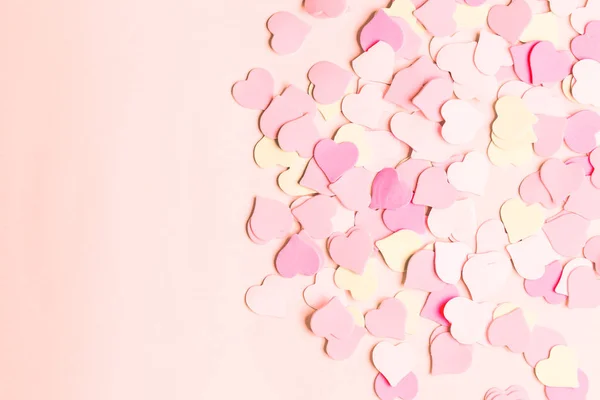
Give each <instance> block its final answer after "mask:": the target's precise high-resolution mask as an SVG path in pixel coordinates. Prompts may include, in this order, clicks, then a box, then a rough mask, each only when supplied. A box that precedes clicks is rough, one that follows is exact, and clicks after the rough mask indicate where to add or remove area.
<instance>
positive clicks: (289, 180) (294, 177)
mask: <svg viewBox="0 0 600 400" xmlns="http://www.w3.org/2000/svg"><path fill="white" fill-rule="evenodd" d="M307 164H308V160H305V159H303V158H301V159H300V161H297V162H296V163H294V164H292V165H291V166H290V167H289V168H288V169H287V171H283V172H282V173H281V174H279V176H278V177H277V184H278V185H279V187H280V188H281V190H283V191H284V193H286V194H288V195H290V196H294V197H296V196H306V195H309V194H313V193H316V192H315V191H314V190H312V189H308V188H305V187H304V186H302V185H300V184H299V183H298V182H299V181H300V178H302V175H304V171H305V170H306V165H307Z"/></svg>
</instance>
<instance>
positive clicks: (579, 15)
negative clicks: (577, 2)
mask: <svg viewBox="0 0 600 400" xmlns="http://www.w3.org/2000/svg"><path fill="white" fill-rule="evenodd" d="M594 20H600V3H599V2H598V1H597V0H588V1H587V3H586V6H585V7H580V8H577V9H576V10H575V11H573V13H572V14H571V26H572V27H573V29H575V30H576V31H577V33H581V34H583V33H584V31H585V27H586V26H587V24H588V23H589V22H590V21H594Z"/></svg>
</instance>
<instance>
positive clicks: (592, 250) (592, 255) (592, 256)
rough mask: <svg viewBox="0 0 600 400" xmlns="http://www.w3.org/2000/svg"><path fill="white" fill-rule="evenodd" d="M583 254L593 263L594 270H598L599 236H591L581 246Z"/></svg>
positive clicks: (599, 264)
mask: <svg viewBox="0 0 600 400" xmlns="http://www.w3.org/2000/svg"><path fill="white" fill-rule="evenodd" d="M583 256H584V257H585V258H587V259H588V260H590V261H591V262H593V263H594V266H595V268H596V272H598V271H599V270H600V236H594V237H591V238H590V240H588V241H587V243H586V244H585V247H584V248H583Z"/></svg>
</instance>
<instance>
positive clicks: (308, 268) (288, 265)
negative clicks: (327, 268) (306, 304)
mask: <svg viewBox="0 0 600 400" xmlns="http://www.w3.org/2000/svg"><path fill="white" fill-rule="evenodd" d="M311 242H312V241H311V240H310V238H308V237H304V238H301V237H300V235H298V234H294V235H292V236H291V237H290V240H288V242H287V243H286V244H285V246H283V248H282V249H281V250H280V251H279V253H278V254H277V257H276V258H275V268H277V272H279V274H280V275H281V276H283V277H284V278H293V277H294V276H296V275H298V274H300V275H306V276H312V275H314V274H316V273H317V272H318V271H319V269H320V268H321V260H322V258H321V256H320V255H319V253H318V252H317V249H318V247H317V246H316V245H315V244H314V243H311Z"/></svg>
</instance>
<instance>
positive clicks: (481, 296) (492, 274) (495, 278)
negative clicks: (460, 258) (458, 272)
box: [462, 251, 512, 301]
mask: <svg viewBox="0 0 600 400" xmlns="http://www.w3.org/2000/svg"><path fill="white" fill-rule="evenodd" d="M511 272H512V263H511V262H510V258H509V257H508V256H507V255H506V254H505V253H504V252H499V251H492V252H489V253H483V254H474V255H473V256H472V257H471V258H469V259H468V260H467V262H466V263H465V265H464V267H463V270H462V277H463V280H464V281H465V284H466V285H467V288H468V289H469V292H470V293H471V298H472V299H473V300H475V301H481V300H485V299H487V298H489V297H490V296H494V295H496V294H497V293H498V292H500V291H501V290H502V288H503V287H504V285H505V284H506V281H507V280H508V277H509V276H510V274H511Z"/></svg>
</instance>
